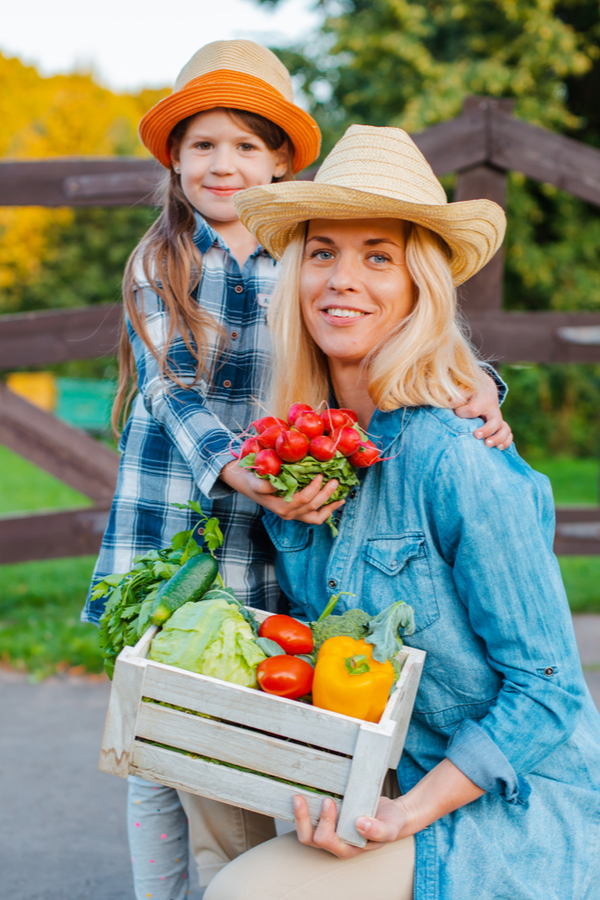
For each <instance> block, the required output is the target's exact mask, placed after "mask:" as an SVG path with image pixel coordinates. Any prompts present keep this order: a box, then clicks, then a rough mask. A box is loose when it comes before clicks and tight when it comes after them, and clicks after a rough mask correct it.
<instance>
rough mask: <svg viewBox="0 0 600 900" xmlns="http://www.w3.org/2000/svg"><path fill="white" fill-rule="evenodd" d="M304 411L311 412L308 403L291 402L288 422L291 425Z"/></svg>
mask: <svg viewBox="0 0 600 900" xmlns="http://www.w3.org/2000/svg"><path fill="white" fill-rule="evenodd" d="M305 412H312V409H311V408H310V406H309V405H308V403H292V405H291V406H290V411H289V412H288V422H289V423H290V425H293V424H294V422H295V421H296V419H297V418H298V416H300V415H302V413H305Z"/></svg>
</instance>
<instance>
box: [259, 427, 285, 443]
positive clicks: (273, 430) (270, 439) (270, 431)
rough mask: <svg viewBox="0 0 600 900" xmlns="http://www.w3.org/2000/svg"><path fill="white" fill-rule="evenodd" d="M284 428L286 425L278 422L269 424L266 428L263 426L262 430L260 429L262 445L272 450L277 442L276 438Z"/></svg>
mask: <svg viewBox="0 0 600 900" xmlns="http://www.w3.org/2000/svg"><path fill="white" fill-rule="evenodd" d="M286 429H287V425H285V426H283V425H279V423H278V422H276V423H275V424H274V425H269V427H268V428H265V430H264V431H261V433H260V442H261V444H262V445H263V447H268V448H269V449H270V450H272V449H273V448H274V446H275V444H276V443H277V438H278V437H279V435H280V434H282V433H283V432H284V430H286Z"/></svg>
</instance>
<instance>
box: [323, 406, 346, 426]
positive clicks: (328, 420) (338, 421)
mask: <svg viewBox="0 0 600 900" xmlns="http://www.w3.org/2000/svg"><path fill="white" fill-rule="evenodd" d="M321 418H322V419H323V424H324V425H325V431H335V430H336V429H338V428H343V427H344V425H347V424H348V419H347V418H346V416H345V415H344V414H343V412H342V411H341V410H340V409H326V410H325V412H323V413H321Z"/></svg>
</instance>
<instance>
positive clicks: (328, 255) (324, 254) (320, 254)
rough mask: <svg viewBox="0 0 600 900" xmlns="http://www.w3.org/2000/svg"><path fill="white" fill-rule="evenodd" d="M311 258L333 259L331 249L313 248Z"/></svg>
mask: <svg viewBox="0 0 600 900" xmlns="http://www.w3.org/2000/svg"><path fill="white" fill-rule="evenodd" d="M312 258H313V259H325V260H328V259H333V253H332V252H331V250H315V252H314V253H313V254H312Z"/></svg>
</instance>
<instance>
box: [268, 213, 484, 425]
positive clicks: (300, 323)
mask: <svg viewBox="0 0 600 900" xmlns="http://www.w3.org/2000/svg"><path fill="white" fill-rule="evenodd" d="M405 236H406V249H405V257H406V265H407V268H408V271H409V274H410V276H411V278H412V281H413V284H414V287H415V302H414V306H413V309H412V311H411V312H410V314H409V315H408V316H407V317H406V318H404V319H402V320H401V321H398V322H396V323H393V322H392V323H390V331H389V333H388V334H387V335H386V336H385V338H384V339H383V341H381V343H380V344H379V345H378V346H377V347H375V349H374V350H372V351H371V353H370V354H369V356H368V357H366V359H365V360H364V362H363V367H364V371H365V373H366V377H367V383H368V390H369V395H370V397H371V399H372V400H373V403H374V404H375V405H376V406H377V407H378V408H379V409H382V410H391V409H398V408H399V407H402V406H438V407H451V406H453V405H454V404H455V403H456V402H457V401H459V400H461V399H464V398H465V397H466V396H468V395H470V394H472V393H473V392H475V391H476V390H477V389H478V388H479V387H480V386H481V379H482V373H481V367H480V365H479V363H478V360H477V356H476V354H475V351H474V350H473V348H472V346H471V344H470V343H469V340H468V338H467V336H466V329H465V326H464V325H463V322H462V320H461V317H460V313H459V311H458V308H457V302H456V290H455V288H454V285H453V283H452V275H451V272H450V264H449V250H448V248H447V245H446V244H445V242H444V241H443V240H442V239H441V238H439V237H438V236H437V235H436V234H434V233H433V232H432V231H430V230H429V229H428V228H424V227H423V226H421V225H416V224H413V223H412V222H405ZM305 241H306V224H304V225H301V226H300V227H299V229H298V232H297V233H296V235H295V236H294V238H293V239H292V240H291V242H290V244H289V245H288V247H287V249H286V251H285V255H284V257H283V264H282V272H281V277H280V279H279V284H278V285H277V287H276V289H275V291H274V293H273V297H272V300H271V304H270V307H269V324H270V327H271V331H272V342H273V348H274V350H273V352H274V363H273V369H272V373H271V379H270V390H269V391H268V393H269V404H268V408H269V410H270V412H271V413H272V414H273V415H276V416H281V417H285V415H286V413H287V410H288V409H289V407H290V406H291V404H292V403H295V402H297V401H302V402H303V403H308V404H309V405H310V406H311V407H312V408H313V409H315V408H316V407H317V406H318V405H319V404H320V403H321V402H322V401H323V400H325V401H327V399H328V397H329V394H330V390H331V388H330V380H329V370H328V366H327V358H326V356H325V354H324V353H323V352H322V350H321V349H320V348H319V347H318V346H317V345H316V343H315V342H314V340H313V339H312V338H311V336H310V334H309V333H308V330H307V328H306V325H305V324H304V319H303V316H302V311H301V306H300V290H299V285H300V268H301V264H302V258H303V255H304V244H305Z"/></svg>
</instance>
